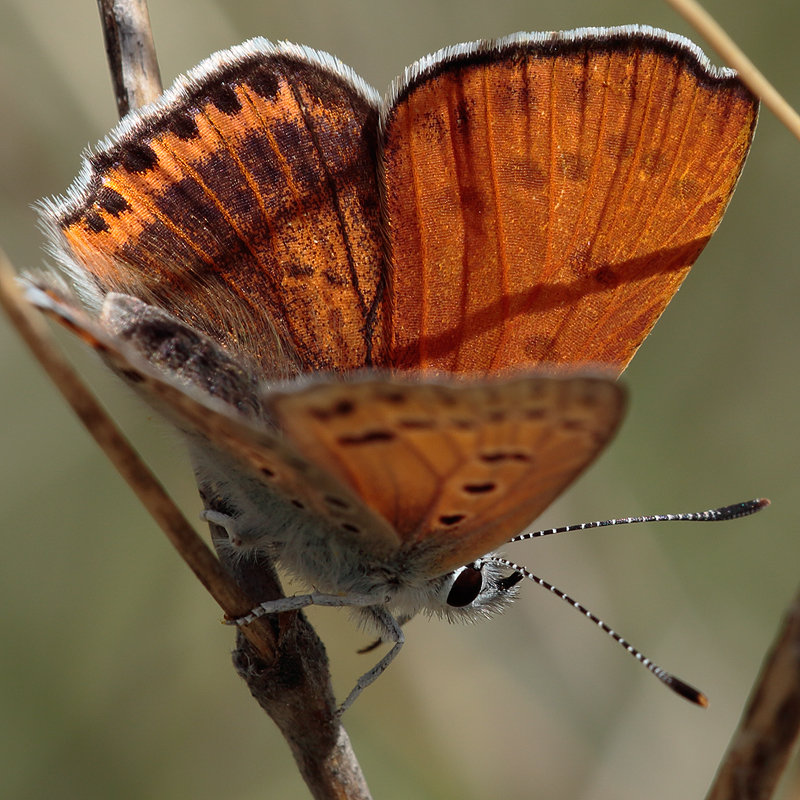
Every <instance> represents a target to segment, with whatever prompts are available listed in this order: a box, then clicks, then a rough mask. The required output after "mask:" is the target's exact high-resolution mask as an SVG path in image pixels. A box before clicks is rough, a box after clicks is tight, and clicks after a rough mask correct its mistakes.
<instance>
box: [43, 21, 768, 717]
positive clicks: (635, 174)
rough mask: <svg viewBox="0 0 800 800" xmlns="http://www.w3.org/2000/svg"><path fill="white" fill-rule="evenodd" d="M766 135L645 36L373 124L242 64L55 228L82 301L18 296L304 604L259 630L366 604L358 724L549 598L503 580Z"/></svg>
mask: <svg viewBox="0 0 800 800" xmlns="http://www.w3.org/2000/svg"><path fill="white" fill-rule="evenodd" d="M757 109H758V104H757V101H756V100H755V99H754V97H753V96H752V95H751V94H750V93H749V92H748V91H747V89H745V88H744V87H743V85H742V84H741V83H740V82H739V80H738V79H737V78H736V76H735V74H734V73H732V72H731V71H728V70H716V69H715V68H713V67H712V66H711V65H710V64H709V63H708V61H707V60H706V58H705V56H704V55H703V54H702V53H701V52H700V51H699V50H698V49H697V48H696V47H695V46H694V45H693V44H691V43H690V42H689V41H688V40H686V39H683V38H681V37H678V36H674V35H672V34H667V33H664V32H662V31H657V30H653V29H649V28H644V27H635V26H631V27H624V28H610V29H582V30H578V31H572V32H566V33H546V34H517V35H514V36H510V37H507V38H505V39H500V40H496V41H479V42H474V43H471V44H465V45H459V46H456V47H451V48H447V49H445V50H443V51H440V52H439V53H436V54H434V55H431V56H428V57H426V58H423V59H421V60H420V61H418V62H416V63H415V64H413V65H412V66H411V67H409V68H407V69H406V71H405V74H404V75H403V76H402V77H401V78H399V79H398V80H396V81H395V82H394V84H393V85H392V86H391V88H390V90H389V93H388V95H387V97H386V99H385V100H381V99H380V97H379V96H378V94H377V93H376V92H375V91H374V90H373V89H371V88H370V87H369V86H367V85H366V84H365V83H364V82H363V81H362V80H361V79H360V78H359V77H358V76H356V75H355V74H354V73H353V72H352V71H351V70H350V69H349V68H348V67H346V66H345V65H343V64H342V63H341V62H339V61H338V60H337V59H335V58H334V57H332V56H330V55H328V54H325V53H320V52H317V51H314V50H311V49H309V48H306V47H300V46H297V45H292V44H287V43H279V44H271V43H269V42H267V41H266V40H263V39H253V40H251V41H249V42H246V43H245V44H243V45H241V46H238V47H234V48H231V49H230V50H226V51H223V52H220V53H216V54H215V55H213V56H211V57H210V58H209V59H207V60H206V61H204V62H203V63H201V64H200V65H199V66H198V67H196V68H195V69H193V70H192V71H191V72H189V73H188V74H187V75H185V76H183V77H181V78H179V79H178V80H177V81H176V83H175V85H174V86H173V87H172V88H171V89H170V90H168V91H167V92H166V93H165V94H164V95H163V96H162V98H161V99H160V100H158V101H157V102H156V103H154V104H152V105H151V106H148V107H146V108H144V109H142V110H140V111H135V112H132V113H131V114H129V115H128V116H126V117H125V118H124V119H123V120H122V121H121V123H120V124H119V125H118V127H117V128H116V129H115V130H114V131H113V132H112V134H111V135H110V136H109V137H108V138H107V139H106V140H104V141H103V142H101V144H100V145H99V147H98V148H97V149H96V150H95V151H94V152H92V153H87V155H86V158H85V160H84V164H83V168H82V171H81V173H80V175H79V177H78V179H77V180H76V181H75V183H74V184H73V185H72V187H71V188H70V189H69V191H68V192H67V194H66V195H65V196H63V197H60V198H55V199H52V200H46V201H43V202H42V204H41V206H40V210H41V214H42V220H43V227H44V228H45V230H46V231H47V233H48V236H49V240H50V252H51V254H52V255H53V256H54V257H55V259H56V260H57V262H58V263H59V264H60V266H61V267H62V268H63V270H64V271H65V272H66V274H67V276H68V277H69V278H70V281H71V284H72V285H71V286H69V285H67V284H66V283H65V282H63V281H61V280H60V279H58V278H56V277H54V276H52V275H50V276H29V277H28V279H27V292H28V297H29V299H31V301H32V302H34V303H35V304H36V305H38V306H39V307H40V308H41V309H43V310H44V311H46V312H47V313H49V314H51V315H52V316H54V317H56V318H57V319H58V320H59V321H61V322H62V323H63V324H65V325H67V326H68V327H70V328H71V329H72V330H73V331H75V332H76V333H77V334H78V335H80V336H81V337H82V338H83V339H84V340H85V341H86V342H88V343H89V344H90V345H91V346H92V347H94V348H95V349H96V350H97V351H98V352H100V353H101V355H102V356H103V358H104V359H105V360H106V362H107V363H108V364H109V365H110V366H111V367H112V369H114V370H115V371H116V372H117V373H118V374H119V375H120V376H121V377H122V378H123V379H125V380H126V381H127V382H128V383H129V384H130V385H131V386H132V387H133V388H134V389H135V390H136V391H138V392H139V393H140V394H141V395H142V396H143V397H144V398H145V399H146V400H147V401H148V402H150V403H151V404H152V405H153V406H154V407H156V408H157V409H158V410H159V411H161V412H162V413H163V414H164V416H165V417H167V418H168V419H169V420H170V421H171V422H172V423H173V424H175V425H176V426H177V427H178V428H179V429H180V430H181V431H182V432H183V433H184V434H185V438H186V441H187V444H188V447H189V450H190V453H191V456H192V461H193V465H194V469H195V473H196V476H197V480H198V485H199V488H200V493H201V496H202V498H203V500H204V504H205V511H204V512H203V518H204V519H205V520H206V521H208V522H210V523H213V524H214V525H217V526H219V528H220V529H222V530H223V531H225V533H226V534H227V547H229V548H231V549H232V550H233V551H234V552H235V553H238V554H242V555H243V556H245V555H246V554H247V553H248V552H250V551H259V552H263V553H266V554H268V555H270V556H271V557H273V558H274V559H276V561H278V562H279V563H280V564H281V565H282V567H283V568H284V569H285V570H286V571H287V572H289V573H290V574H292V575H293V576H296V577H298V578H300V579H302V580H304V581H305V582H306V583H307V584H308V585H309V586H310V587H311V588H312V591H311V592H310V593H309V594H305V595H299V596H297V597H289V598H283V599H281V600H277V601H273V602H271V603H266V604H264V605H263V606H262V607H260V608H259V609H257V610H254V612H253V614H262V613H277V612H282V611H288V610H293V609H296V608H301V607H304V606H306V605H309V604H321V605H334V606H350V607H353V608H355V609H358V610H359V613H360V614H361V615H362V616H363V618H364V620H365V622H366V623H367V624H369V625H371V626H372V628H373V629H374V630H375V631H376V632H377V634H378V635H379V637H380V638H381V639H384V640H387V641H389V642H391V643H392V645H393V646H392V648H391V650H390V651H389V652H388V653H387V654H386V655H385V656H384V657H383V658H382V659H381V660H380V661H379V662H378V664H376V666H375V667H373V669H372V670H370V671H369V672H367V673H366V674H365V675H364V676H363V677H362V678H361V679H360V680H359V682H358V684H357V686H356V688H355V689H354V690H353V691H352V692H351V693H350V695H349V696H348V698H347V699H346V700H345V703H344V705H343V707H342V710H344V709H345V708H347V707H348V706H349V705H350V704H351V703H352V702H353V700H354V699H355V697H356V696H357V695H358V694H359V693H360V691H361V690H362V689H363V688H364V687H365V686H367V685H369V683H371V682H372V681H373V680H374V679H375V678H376V677H377V676H378V675H379V674H380V673H381V672H382V671H383V670H384V669H385V667H386V666H387V665H388V664H389V662H390V661H391V660H392V659H393V658H394V657H395V656H396V655H397V653H398V652H399V649H400V647H401V646H402V644H403V641H404V635H403V631H402V629H401V628H402V625H403V624H404V623H405V622H407V621H408V620H409V619H411V618H412V617H414V616H415V615H416V614H418V613H421V612H423V613H428V614H434V615H439V616H442V617H445V618H447V619H449V620H461V619H465V620H474V619H479V618H481V617H484V616H489V615H491V614H493V613H495V612H497V611H500V610H502V609H503V608H504V607H506V606H507V605H508V603H509V602H510V601H511V600H513V598H514V596H515V595H516V593H517V590H518V583H519V581H520V580H521V578H522V577H523V575H525V576H528V577H534V579H535V580H537V581H538V582H540V583H542V584H543V585H547V586H549V584H545V583H544V582H543V581H540V580H539V579H536V578H535V576H530V574H529V573H527V571H525V570H524V569H523V568H521V567H518V566H517V565H516V564H513V563H512V562H508V561H506V560H504V559H502V558H500V557H499V556H498V555H497V554H496V553H495V550H496V548H498V547H499V546H501V545H503V544H504V543H506V542H508V541H510V540H512V539H514V538H515V537H517V535H518V534H520V532H521V531H523V530H525V528H526V527H527V526H528V525H529V524H530V523H531V522H532V521H533V520H534V519H535V518H536V517H537V516H538V515H539V514H540V513H541V512H542V511H543V510H544V509H545V508H546V507H547V506H548V505H549V504H550V502H551V501H552V500H553V499H554V498H555V497H556V496H558V495H559V494H560V493H561V492H562V491H563V490H564V489H565V488H566V487H567V486H568V485H569V484H570V483H571V482H572V481H573V480H574V479H575V478H576V477H577V476H578V475H579V474H580V473H582V472H583V471H584V470H585V469H586V468H587V467H588V466H589V465H590V464H591V463H592V462H593V461H594V459H595V458H596V457H597V456H598V455H599V453H600V452H601V451H602V450H603V449H604V447H605V446H606V445H607V444H608V442H609V441H610V440H611V439H612V437H613V435H614V433H615V432H616V430H617V428H618V426H619V424H620V422H621V420H622V416H623V413H624V406H625V394H624V391H623V389H622V388H621V386H620V385H618V384H617V383H616V381H615V379H616V377H617V376H618V375H619V374H620V372H621V371H622V370H623V369H624V367H625V366H626V365H627V363H628V362H629V360H630V359H631V358H632V356H633V354H634V353H635V351H636V350H637V348H638V347H639V345H640V344H641V342H642V341H643V339H644V338H645V337H646V336H647V334H648V333H649V331H650V330H651V328H652V327H653V325H654V324H655V322H656V320H657V319H658V317H659V316H660V314H661V313H662V311H663V310H664V308H665V307H666V305H667V303H668V302H669V300H670V298H671V297H672V295H673V294H674V293H675V291H677V289H678V287H679V286H680V284H681V282H682V281H683V279H684V278H685V276H686V274H687V272H688V270H689V268H690V267H691V266H692V264H693V263H694V261H695V259H696V258H697V256H698V255H699V253H700V251H701V250H702V249H703V247H704V246H705V244H706V243H707V241H708V239H709V238H710V236H711V234H712V233H713V231H714V230H715V228H716V227H717V225H718V224H719V222H720V220H721V217H722V215H723V213H724V210H725V208H726V206H727V204H728V201H729V200H730V197H731V194H732V192H733V190H734V187H735V185H736V181H737V179H738V177H739V174H740V171H741V169H742V166H743V163H744V160H745V157H746V155H747V152H748V149H749V146H750V142H751V140H752V136H753V132H754V129H755V124H756V118H757ZM743 513H744V512H743ZM746 513H750V512H749V511H747V512H746ZM509 573H510V574H509ZM252 618H253V615H251V616H249V617H245V618H242V619H240V620H237V621H236V622H237V623H239V624H246V623H247V622H248V621H249V620H251V619H252ZM593 619H594V618H593ZM617 638H619V637H617ZM640 660H645V659H643V658H642V659H640ZM645 661H646V660H645ZM670 677H671V676H670ZM689 688H690V687H688V688H687V692H688V691H689ZM691 691H693V692H694V691H695V690H691ZM685 693H686V692H685Z"/></svg>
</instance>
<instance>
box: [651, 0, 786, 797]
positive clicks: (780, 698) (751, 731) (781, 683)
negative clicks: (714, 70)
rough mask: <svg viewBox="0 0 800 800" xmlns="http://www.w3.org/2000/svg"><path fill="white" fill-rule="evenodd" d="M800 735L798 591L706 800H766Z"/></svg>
mask: <svg viewBox="0 0 800 800" xmlns="http://www.w3.org/2000/svg"><path fill="white" fill-rule="evenodd" d="M666 2H667V3H668V4H669V5H670V6H672V8H674V9H675V10H676V11H677V12H678V13H679V14H680V15H681V16H682V17H683V18H684V19H685V20H686V21H687V22H689V24H690V25H692V26H693V27H694V28H695V30H697V31H698V33H700V34H701V35H702V36H703V37H705V39H706V40H707V41H708V43H709V44H710V45H711V46H712V47H713V48H714V50H716V51H717V53H718V54H719V55H720V56H721V57H722V59H723V60H724V61H725V63H726V64H728V66H730V67H733V68H734V69H735V70H736V71H737V72H738V73H739V76H740V77H741V79H742V81H744V83H745V84H746V85H747V86H748V88H749V89H750V90H751V91H752V92H753V93H754V94H756V95H757V96H759V97H760V98H761V99H762V100H763V102H764V104H765V105H766V106H767V108H769V109H770V110H771V111H772V112H773V113H774V114H775V116H776V117H777V118H778V119H779V120H780V121H781V122H782V123H783V124H784V125H785V126H786V127H787V128H788V129H789V131H790V132H791V133H793V134H794V136H795V137H796V138H797V139H800V115H798V114H797V112H796V111H795V110H794V109H793V108H792V107H791V106H790V105H789V104H788V103H787V102H786V101H785V100H784V99H783V97H782V96H781V95H780V94H779V93H778V92H777V90H776V89H775V88H774V87H773V86H772V84H770V83H769V81H768V80H767V79H766V78H765V77H764V76H763V75H762V74H761V72H759V71H758V70H757V69H756V67H755V66H754V65H753V63H752V62H751V61H750V59H748V58H747V56H745V54H744V53H743V52H742V51H741V50H740V49H739V48H738V47H737V46H736V44H734V42H733V40H732V39H731V38H730V37H729V36H728V35H727V34H726V33H725V31H724V30H723V29H722V28H721V27H720V25H719V24H718V23H717V22H716V21H715V20H714V19H713V18H712V17H711V15H710V14H709V13H708V12H707V11H706V10H705V9H704V8H702V7H701V6H700V5H699V4H698V3H697V2H695V0H666ZM798 736H800V590H798V593H797V594H796V595H795V598H794V600H793V601H792V604H791V605H790V607H789V610H788V611H787V613H786V617H785V619H784V622H783V627H782V628H781V631H780V632H779V634H778V637H777V639H776V641H775V644H774V645H773V647H772V650H771V652H770V653H769V654H768V656H767V658H766V659H765V661H764V665H763V667H762V669H761V674H760V675H759V678H758V680H757V682H756V684H755V687H754V689H753V692H752V695H751V697H750V701H749V703H748V706H747V708H746V709H745V712H744V714H743V715H742V719H741V721H740V722H739V728H738V730H737V732H736V733H735V735H734V737H733V740H732V741H731V744H730V747H729V748H728V752H727V753H726V755H725V758H724V759H723V761H722V763H721V764H720V767H719V770H718V772H717V775H716V777H715V779H714V783H713V784H712V786H711V789H710V791H709V793H708V795H707V800H768V798H770V797H772V795H773V793H774V792H775V788H776V787H777V785H778V781H779V780H780V778H781V775H782V774H783V772H784V770H785V769H786V766H787V764H788V762H789V759H790V757H791V754H792V751H793V749H794V747H795V745H796V742H797V739H798Z"/></svg>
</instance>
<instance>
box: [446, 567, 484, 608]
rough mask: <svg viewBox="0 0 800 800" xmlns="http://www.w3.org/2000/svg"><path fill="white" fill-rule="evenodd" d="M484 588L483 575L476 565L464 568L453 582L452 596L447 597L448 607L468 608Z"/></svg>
mask: <svg viewBox="0 0 800 800" xmlns="http://www.w3.org/2000/svg"><path fill="white" fill-rule="evenodd" d="M482 588H483V574H482V573H481V571H480V570H479V569H478V568H477V567H476V566H475V565H474V564H470V565H469V566H468V567H464V569H462V570H461V572H460V573H459V574H458V577H457V578H456V579H455V580H454V581H453V585H452V587H451V588H450V594H448V595H447V605H449V606H453V608H463V607H464V606H468V605H469V604H470V603H471V602H472V601H473V600H474V599H475V598H476V597H477V596H478V595H479V594H480V593H481V589H482Z"/></svg>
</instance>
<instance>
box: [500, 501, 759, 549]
mask: <svg viewBox="0 0 800 800" xmlns="http://www.w3.org/2000/svg"><path fill="white" fill-rule="evenodd" d="M768 505H769V500H766V499H765V498H763V497H759V498H757V499H755V500H747V501H746V502H744V503H736V504H734V505H732V506H723V507H722V508H712V509H711V510H710V511H699V512H695V513H690V514H655V515H653V516H650V517H622V518H621V519H605V520H602V521H600V522H584V523H581V524H580V525H567V526H566V527H564V528H550V529H549V530H546V531H531V532H530V533H521V534H520V535H519V536H515V537H514V538H513V539H509V540H508V542H509V544H510V543H511V542H522V541H525V540H526V539H538V538H539V537H540V536H550V535H551V534H554V533H571V532H572V531H588V530H590V529H591V528H606V527H609V526H611V525H633V524H634V523H636V522H725V521H727V520H729V519H739V517H749V516H750V515H751V514H755V513H756V512H757V511H761V509H762V508H766V507H767V506H768Z"/></svg>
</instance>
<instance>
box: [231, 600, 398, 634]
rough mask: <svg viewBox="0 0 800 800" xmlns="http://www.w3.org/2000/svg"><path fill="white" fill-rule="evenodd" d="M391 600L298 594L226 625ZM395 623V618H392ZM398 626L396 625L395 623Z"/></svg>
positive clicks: (268, 604)
mask: <svg viewBox="0 0 800 800" xmlns="http://www.w3.org/2000/svg"><path fill="white" fill-rule="evenodd" d="M388 599H389V598H388V597H387V596H386V595H383V594H381V595H374V594H322V593H321V592H313V593H312V594H298V595H295V596H294V597H281V598H278V599H277V600H268V601H267V602H265V603H262V604H261V605H259V606H256V607H255V608H254V609H253V610H252V611H251V612H250V613H249V614H245V615H244V616H243V617H237V618H236V619H231V620H226V621H225V624H226V625H247V624H249V623H251V622H252V621H253V620H254V619H257V618H258V617H263V616H264V615H265V614H283V613H285V612H286V611H299V610H300V609H301V608H306V606H335V607H340V608H341V607H342V606H374V605H375V604H376V603H378V604H380V603H385V602H386V601H387V600H388ZM391 619H392V621H394V617H391ZM395 624H396V623H395ZM398 630H399V628H398Z"/></svg>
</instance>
